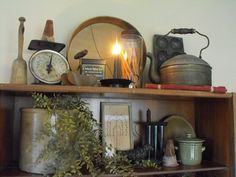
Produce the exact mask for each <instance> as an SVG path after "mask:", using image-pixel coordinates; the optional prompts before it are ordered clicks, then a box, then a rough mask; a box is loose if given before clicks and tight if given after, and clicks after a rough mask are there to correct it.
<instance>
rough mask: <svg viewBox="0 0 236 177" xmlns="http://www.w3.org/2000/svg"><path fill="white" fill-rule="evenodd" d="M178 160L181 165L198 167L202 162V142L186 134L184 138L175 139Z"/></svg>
mask: <svg viewBox="0 0 236 177" xmlns="http://www.w3.org/2000/svg"><path fill="white" fill-rule="evenodd" d="M176 141H177V144H178V146H177V147H175V148H176V149H177V151H178V155H179V160H180V161H181V163H182V164H183V165H199V164H200V163H201V162H202V152H203V151H204V150H205V147H204V146H202V144H203V142H204V140H202V139H200V138H196V137H193V136H192V135H191V134H186V138H181V139H177V140H176Z"/></svg>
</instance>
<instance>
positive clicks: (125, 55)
mask: <svg viewBox="0 0 236 177" xmlns="http://www.w3.org/2000/svg"><path fill="white" fill-rule="evenodd" d="M123 57H124V60H127V59H128V54H127V52H126V51H125V52H124V54H123Z"/></svg>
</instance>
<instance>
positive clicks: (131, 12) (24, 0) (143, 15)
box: [0, 0, 236, 91]
mask: <svg viewBox="0 0 236 177" xmlns="http://www.w3.org/2000/svg"><path fill="white" fill-rule="evenodd" d="M235 9H236V0H195V1H194V0H1V2H0V14H1V15H0V19H1V20H0V23H1V27H0V40H1V42H0V82H1V83H8V82H9V79H10V73H11V63H12V61H13V60H14V59H15V58H16V57H17V50H18V49H17V47H18V41H17V35H18V26H19V21H18V18H19V17H20V16H24V17H25V18H26V22H25V34H24V36H25V42H24V58H25V59H26V61H28V59H29V57H30V55H31V54H32V51H29V50H28V49H27V47H28V44H29V42H30V41H31V40H32V39H40V38H41V36H42V31H43V28H44V25H45V22H46V20H47V19H52V20H54V33H55V38H56V41H57V42H62V43H65V44H68V41H69V39H70V36H71V34H72V32H73V30H74V29H75V28H76V27H77V26H78V25H79V24H80V23H82V22H83V21H85V20H87V19H89V18H92V17H95V16H104V15H106V16H114V17H118V18H121V19H123V20H125V21H127V22H129V23H131V24H132V25H133V26H135V27H136V28H137V29H138V30H139V32H140V33H141V34H142V35H143V37H144V39H145V42H146V46H147V50H148V51H152V37H153V35H154V34H165V33H166V32H168V31H169V30H170V29H172V28H180V27H188V28H195V29H197V30H198V31H200V32H202V33H204V34H207V35H208V36H209V38H210V41H211V44H210V47H209V48H208V49H207V50H206V51H204V52H203V59H205V60H206V61H207V62H208V63H209V64H210V65H211V66H212V68H213V70H212V79H213V85H214V86H219V85H224V86H226V87H227V88H228V90H229V91H236V74H235V71H236V69H235V68H236V10H235ZM182 37H183V38H184V46H185V51H186V52H187V53H189V54H193V55H197V56H198V53H199V49H200V48H201V47H202V46H204V45H205V40H204V39H203V38H201V37H198V36H197V35H186V36H182ZM62 53H63V54H65V53H66V49H64V50H63V51H62ZM29 76H30V73H29ZM30 77H31V78H29V80H30V79H32V76H30Z"/></svg>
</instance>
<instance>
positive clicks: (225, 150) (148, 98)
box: [0, 84, 236, 177]
mask: <svg viewBox="0 0 236 177" xmlns="http://www.w3.org/2000/svg"><path fill="white" fill-rule="evenodd" d="M34 91H37V92H45V93H55V92H57V93H66V94H77V95H81V96H82V98H83V99H85V100H86V101H87V102H88V103H89V104H90V107H91V110H92V111H93V112H94V115H95V117H97V118H99V115H100V112H99V111H100V108H99V107H100V102H130V103H132V119H133V123H134V126H133V131H134V141H135V142H137V143H140V141H141V140H142V138H141V136H140V134H143V133H142V132H143V130H142V129H141V128H140V127H138V122H139V121H145V120H146V110H147V108H150V109H151V111H152V118H153V121H158V120H159V119H161V118H162V117H165V116H167V115H170V114H180V115H182V116H184V117H186V119H188V121H189V122H190V123H191V124H192V125H193V127H195V130H196V134H197V136H198V137H200V138H203V139H205V140H206V142H205V143H204V145H205V146H206V151H205V152H204V153H203V161H204V163H203V164H202V165H201V166H196V167H185V166H180V167H178V168H176V169H164V168H163V169H162V170H156V171H155V170H154V171H145V170H144V171H139V172H137V173H136V175H137V176H152V175H160V174H174V173H184V172H202V171H209V174H212V175H213V176H217V177H234V176H235V158H236V157H235V154H234V151H235V146H234V139H235V136H234V127H235V126H234V116H235V115H234V111H236V95H235V94H234V95H233V94H231V93H226V94H214V93H209V92H195V91H176V90H152V89H128V88H109V87H77V86H49V85H14V84H0V138H1V139H0V163H1V164H0V165H1V166H2V167H3V166H4V167H5V166H6V164H8V163H9V161H12V158H11V155H12V153H14V158H13V160H16V161H17V160H18V154H17V151H18V144H19V120H20V116H19V110H20V109H21V108H22V107H29V106H31V105H32V99H31V98H30V94H31V93H32V92H34ZM13 108H14V109H13ZM13 113H14V114H15V115H13ZM12 127H13V128H14V129H12ZM136 131H137V132H136ZM11 145H12V146H11ZM205 161H209V163H205ZM218 163H219V164H218ZM220 164H222V165H220ZM10 171H11V170H10ZM13 172H14V170H13ZM15 172H16V174H15V176H19V175H22V173H18V174H17V171H15ZM7 174H11V172H9V171H8V172H7V173H4V174H3V175H4V176H9V175H7ZM3 175H1V174H0V176H3ZM107 176H119V175H107Z"/></svg>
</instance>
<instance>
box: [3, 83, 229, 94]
mask: <svg viewBox="0 0 236 177" xmlns="http://www.w3.org/2000/svg"><path fill="white" fill-rule="evenodd" d="M0 91H6V92H15V93H18V94H20V93H24V92H45V93H74V94H80V95H82V96H86V97H112V98H114V97H119V98H121V97H129V98H130V97H133V98H152V97H179V98H180V97H183V98H231V97H232V93H223V94H221V93H211V92H204V91H183V90H157V89H147V88H115V87H91V86H65V85H36V84H28V85H23V84H3V83H2V84H0Z"/></svg>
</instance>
